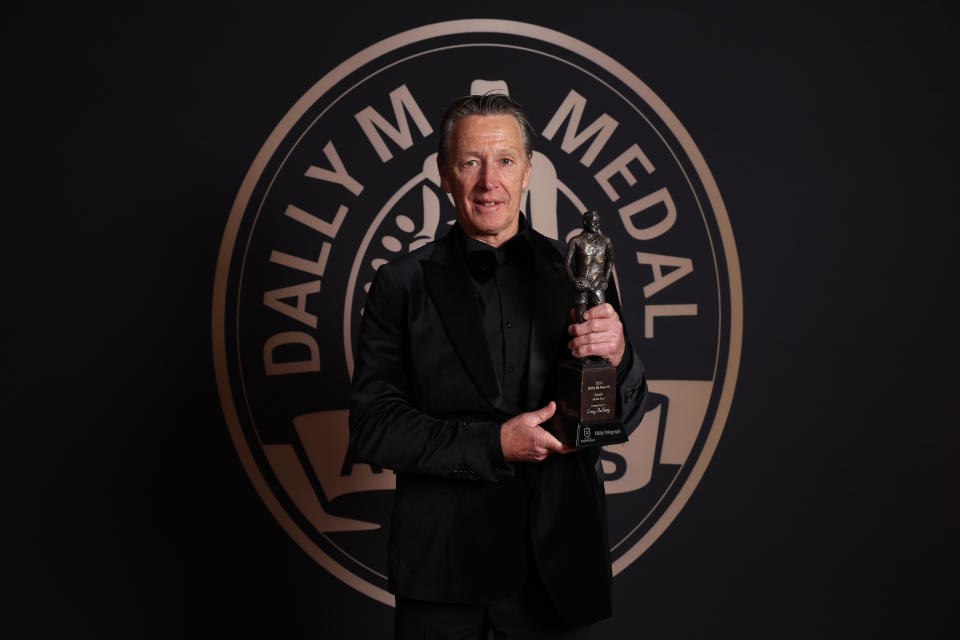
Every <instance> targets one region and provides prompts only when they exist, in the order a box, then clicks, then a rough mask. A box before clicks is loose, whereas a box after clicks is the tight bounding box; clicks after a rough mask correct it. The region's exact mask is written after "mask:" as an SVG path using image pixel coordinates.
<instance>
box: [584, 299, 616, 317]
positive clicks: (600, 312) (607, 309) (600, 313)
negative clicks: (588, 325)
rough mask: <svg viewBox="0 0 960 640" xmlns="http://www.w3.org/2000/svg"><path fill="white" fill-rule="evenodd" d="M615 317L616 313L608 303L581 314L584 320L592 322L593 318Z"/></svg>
mask: <svg viewBox="0 0 960 640" xmlns="http://www.w3.org/2000/svg"><path fill="white" fill-rule="evenodd" d="M615 315H617V312H616V311H615V310H614V308H613V307H612V306H611V305H610V303H609V302H604V303H603V304H598V305H597V306H595V307H590V308H589V309H587V310H586V311H585V312H584V314H583V319H584V320H593V319H594V318H612V317H613V316H615Z"/></svg>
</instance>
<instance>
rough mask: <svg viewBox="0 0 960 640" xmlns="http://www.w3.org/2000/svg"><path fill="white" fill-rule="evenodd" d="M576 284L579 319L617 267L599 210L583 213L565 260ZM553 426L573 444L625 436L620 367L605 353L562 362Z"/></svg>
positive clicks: (620, 439) (600, 295) (596, 300)
mask: <svg viewBox="0 0 960 640" xmlns="http://www.w3.org/2000/svg"><path fill="white" fill-rule="evenodd" d="M564 263H565V265H566V271H567V276H568V277H569V278H570V280H571V282H573V286H574V288H575V289H576V294H575V296H574V309H575V312H576V316H577V322H578V323H580V322H583V313H584V312H585V311H586V310H587V309H589V308H590V307H593V306H596V305H598V304H602V303H603V302H604V300H605V299H606V297H605V295H604V292H605V291H606V289H607V284H608V282H609V280H610V274H611V273H612V271H613V245H612V244H611V242H610V238H608V237H607V236H605V235H603V234H602V233H601V232H600V215H599V214H598V213H597V212H596V211H587V212H586V213H585V214H583V232H581V233H580V234H579V235H576V236H574V237H573V238H570V241H569V242H568V243H567V255H566V259H565V260H564ZM549 427H550V430H551V431H552V432H553V434H554V435H555V436H556V437H557V439H558V440H560V441H561V442H562V443H564V444H566V445H568V446H571V447H602V446H605V445H608V444H618V443H620V442H626V440H627V434H626V432H625V431H624V429H623V425H622V424H621V423H620V416H619V415H618V414H617V369H616V367H614V366H613V365H612V364H610V362H609V361H608V360H607V359H606V358H601V357H597V356H587V357H584V358H579V359H577V358H572V357H571V358H568V359H566V360H563V361H561V362H560V364H559V365H558V371H557V412H556V413H555V414H554V416H553V418H552V419H551V422H550V425H549Z"/></svg>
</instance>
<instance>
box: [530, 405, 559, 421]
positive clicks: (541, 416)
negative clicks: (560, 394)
mask: <svg viewBox="0 0 960 640" xmlns="http://www.w3.org/2000/svg"><path fill="white" fill-rule="evenodd" d="M556 412H557V403H556V402H554V401H553V400H551V401H550V402H548V403H547V404H546V406H544V407H541V408H539V409H537V410H536V411H534V412H533V415H535V416H536V417H537V424H543V423H544V422H546V421H547V420H549V419H550V418H552V417H553V414H554V413H556Z"/></svg>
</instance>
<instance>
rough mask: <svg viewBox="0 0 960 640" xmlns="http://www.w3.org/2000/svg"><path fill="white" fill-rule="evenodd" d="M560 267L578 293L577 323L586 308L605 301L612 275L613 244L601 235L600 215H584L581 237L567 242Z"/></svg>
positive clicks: (575, 306) (581, 318)
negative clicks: (564, 270)
mask: <svg viewBox="0 0 960 640" xmlns="http://www.w3.org/2000/svg"><path fill="white" fill-rule="evenodd" d="M563 263H564V266H565V267H566V270H567V276H568V277H569V278H570V280H571V281H572V282H573V286H574V288H575V289H576V290H577V295H576V298H575V299H574V301H573V302H574V309H575V311H576V320H577V322H578V323H579V322H583V314H584V313H585V312H586V310H587V309H588V308H590V307H593V306H596V305H599V304H603V303H604V302H605V301H606V297H605V294H604V291H606V290H607V283H608V282H609V280H610V274H611V273H613V243H612V242H610V238H608V237H607V236H605V235H603V234H602V233H600V214H599V213H597V212H596V211H587V212H586V213H585V214H583V233H581V234H580V235H577V236H575V237H573V238H572V239H571V240H570V243H569V245H567V255H566V257H565V258H564V260H563Z"/></svg>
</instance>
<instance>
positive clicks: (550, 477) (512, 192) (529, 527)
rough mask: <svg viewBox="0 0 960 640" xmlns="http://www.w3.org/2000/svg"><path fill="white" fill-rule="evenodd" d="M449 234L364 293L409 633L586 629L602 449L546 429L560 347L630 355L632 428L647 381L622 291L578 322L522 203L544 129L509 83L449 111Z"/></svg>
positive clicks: (363, 426) (396, 581) (554, 634)
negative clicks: (393, 477)
mask: <svg viewBox="0 0 960 640" xmlns="http://www.w3.org/2000/svg"><path fill="white" fill-rule="evenodd" d="M440 139H441V140H440V150H439V155H438V160H437V161H438V164H439V169H440V176H441V180H442V185H443V188H444V190H445V191H447V192H448V193H450V194H451V195H452V197H453V201H454V203H455V205H456V209H457V223H456V224H455V225H453V226H452V228H451V229H450V231H449V233H447V235H446V236H444V237H443V238H441V239H439V240H437V241H435V242H432V243H430V244H428V245H426V246H424V247H421V248H420V249H417V250H416V251H414V252H413V253H411V254H409V255H407V256H404V257H402V258H400V259H398V260H395V261H393V262H391V263H389V264H386V265H383V266H381V267H380V269H379V270H378V272H377V275H376V278H375V279H374V282H373V284H372V286H371V288H370V292H369V295H368V297H367V302H366V305H365V307H364V317H363V322H362V325H361V329H360V337H359V344H358V348H357V356H356V369H355V372H354V379H353V395H352V402H351V409H350V441H351V447H352V451H353V454H354V455H355V456H356V458H357V459H359V460H363V461H366V462H369V463H372V464H376V465H379V466H383V467H387V468H390V469H393V470H395V471H396V473H397V490H396V495H395V503H394V510H393V514H392V518H391V522H390V542H389V585H390V589H391V591H392V592H393V593H394V594H396V597H397V609H396V613H395V622H394V628H395V636H396V637H397V638H457V639H465V638H477V639H481V638H482V639H483V640H486V638H487V637H488V634H489V633H490V631H491V630H492V631H493V633H494V635H495V637H497V638H515V637H516V638H519V637H523V638H541V637H542V638H586V637H589V625H590V624H591V623H593V622H595V621H597V620H600V619H602V618H605V617H607V616H609V615H610V614H611V606H610V601H611V571H610V558H609V543H608V540H607V533H606V505H605V497H604V490H603V481H602V476H601V474H600V466H599V461H598V450H597V449H582V450H574V449H571V448H569V447H567V446H565V445H563V444H562V443H561V442H559V441H558V440H557V439H556V438H555V437H554V436H553V435H551V433H550V432H549V431H548V430H546V429H545V428H544V426H543V425H545V424H546V423H547V422H548V421H549V419H550V418H551V416H552V415H553V414H554V412H555V411H556V404H555V402H554V401H553V399H552V398H553V394H554V388H553V385H554V371H555V368H556V367H555V365H556V364H557V362H558V361H559V360H560V359H562V358H564V357H568V356H570V355H572V356H573V357H576V358H582V357H586V356H599V357H603V358H606V359H608V360H609V361H610V362H611V364H613V365H614V366H616V368H617V387H618V405H619V406H618V410H619V413H620V416H621V419H622V421H623V422H624V424H625V426H626V427H627V432H629V431H630V430H631V429H632V426H635V424H636V423H637V422H639V420H640V418H641V417H642V406H643V399H644V397H645V395H646V381H645V377H644V372H643V367H642V365H641V363H640V360H639V358H638V357H637V356H636V354H635V353H634V352H633V349H632V347H631V346H630V344H629V342H628V341H626V340H625V337H624V333H623V329H622V326H623V325H622V323H621V322H620V318H619V316H618V313H617V311H616V307H617V299H616V295H615V294H614V295H612V296H610V299H611V301H612V302H613V304H610V303H609V302H608V303H605V304H602V305H599V306H596V307H593V308H591V309H589V310H587V311H586V312H585V313H584V319H583V322H581V323H574V324H571V323H570V309H571V304H572V302H573V300H574V289H573V286H572V284H571V282H570V280H569V279H568V278H567V276H566V274H565V271H564V265H563V256H562V255H561V253H560V250H561V249H562V246H561V245H560V243H558V242H557V241H555V240H551V239H549V238H546V237H545V236H542V235H541V234H539V233H537V232H536V231H534V230H533V229H532V228H530V226H529V225H528V224H527V222H526V219H525V217H524V216H523V214H522V213H521V212H520V204H521V198H522V195H523V191H524V190H525V189H526V188H527V186H528V185H529V182H530V172H531V166H530V158H531V154H532V148H531V147H532V144H531V140H532V130H531V127H530V124H529V122H528V120H527V117H526V115H525V114H524V113H523V111H522V109H521V108H520V106H519V104H517V103H516V102H515V101H514V100H513V99H511V98H509V97H507V96H505V95H502V94H488V95H484V96H467V97H464V98H461V99H459V100H457V101H456V102H455V103H454V104H453V105H451V107H450V108H449V109H448V110H447V112H446V113H445V115H444V118H443V121H442V123H441V126H440Z"/></svg>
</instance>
